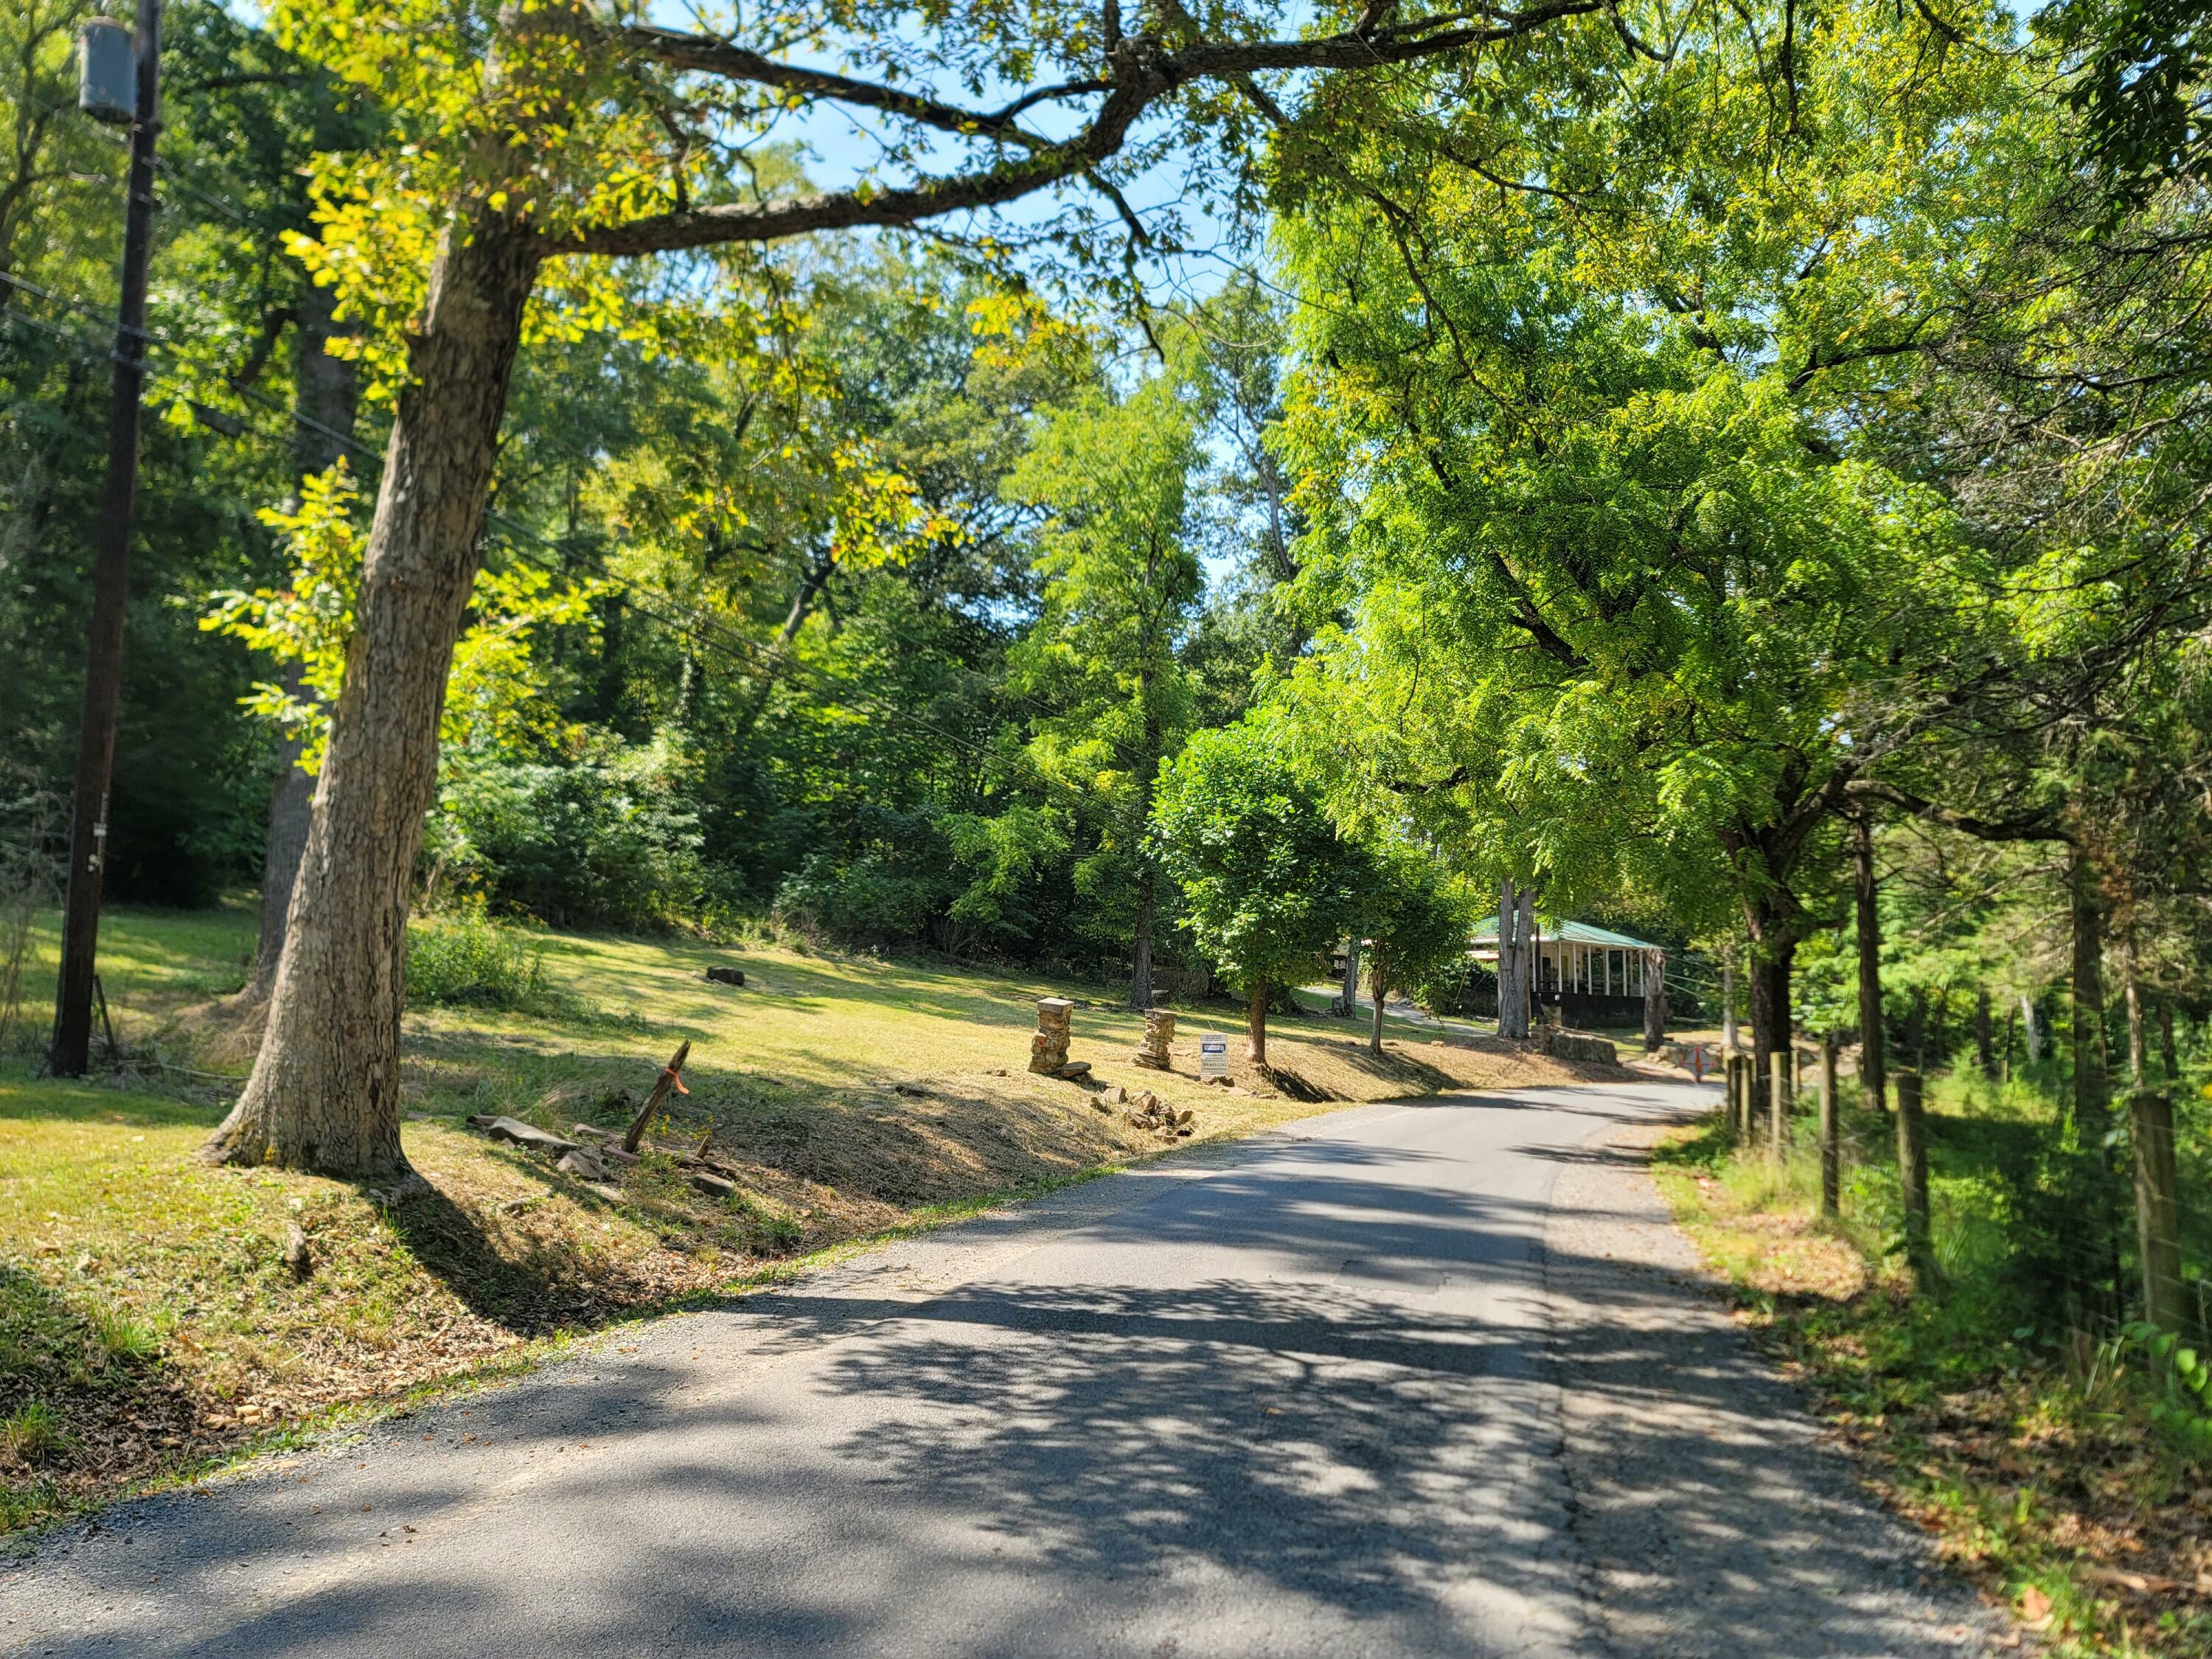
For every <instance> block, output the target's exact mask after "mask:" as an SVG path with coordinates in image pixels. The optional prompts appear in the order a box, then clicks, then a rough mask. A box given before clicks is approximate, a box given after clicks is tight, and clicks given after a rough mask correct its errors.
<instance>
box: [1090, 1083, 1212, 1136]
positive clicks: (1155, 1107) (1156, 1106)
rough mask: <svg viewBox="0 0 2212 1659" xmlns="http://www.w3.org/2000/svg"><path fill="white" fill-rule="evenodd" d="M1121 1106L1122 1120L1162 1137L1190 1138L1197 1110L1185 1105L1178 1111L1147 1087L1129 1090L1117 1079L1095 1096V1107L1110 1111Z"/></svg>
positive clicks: (1133, 1126)
mask: <svg viewBox="0 0 2212 1659" xmlns="http://www.w3.org/2000/svg"><path fill="white" fill-rule="evenodd" d="M1116 1106H1119V1107H1121V1108H1122V1112H1121V1121H1122V1122H1124V1123H1126V1124H1127V1125H1128V1126H1129V1127H1131V1128H1133V1129H1143V1130H1145V1131H1146V1132H1147V1133H1152V1134H1157V1135H1158V1136H1159V1137H1160V1138H1161V1139H1164V1140H1178V1139H1182V1140H1187V1139H1189V1138H1190V1133H1191V1120H1192V1119H1193V1118H1194V1117H1195V1116H1197V1114H1196V1113H1195V1112H1194V1111H1192V1110H1191V1109H1190V1108H1188V1106H1186V1107H1184V1108H1183V1109H1182V1110H1181V1111H1180V1112H1178V1111H1177V1110H1176V1109H1175V1108H1174V1107H1172V1106H1170V1105H1169V1104H1168V1103H1167V1102H1165V1101H1164V1100H1162V1099H1161V1098H1160V1097H1158V1095H1156V1094H1154V1093H1153V1092H1152V1091H1151V1090H1150V1089H1140V1090H1139V1091H1137V1092H1136V1093H1135V1094H1131V1093H1130V1092H1129V1091H1127V1089H1124V1088H1123V1087H1121V1085H1119V1084H1118V1083H1117V1084H1115V1085H1114V1086H1113V1087H1112V1088H1110V1089H1109V1090H1107V1091H1106V1092H1105V1093H1103V1094H1102V1095H1101V1096H1099V1097H1098V1109H1099V1110H1100V1111H1102V1112H1110V1111H1111V1110H1113V1109H1114V1108H1115V1107H1116Z"/></svg>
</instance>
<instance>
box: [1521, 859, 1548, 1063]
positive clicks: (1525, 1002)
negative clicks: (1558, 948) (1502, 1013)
mask: <svg viewBox="0 0 2212 1659" xmlns="http://www.w3.org/2000/svg"><path fill="white" fill-rule="evenodd" d="M1516 905H1517V914H1520V922H1516V931H1517V938H1520V956H1516V964H1517V967H1516V971H1517V975H1520V991H1517V994H1516V1006H1517V1009H1520V1030H1517V1033H1516V1036H1517V1037H1528V1036H1533V1033H1535V1022H1537V1020H1541V1018H1544V1011H1541V1005H1540V1000H1537V982H1535V975H1537V963H1540V960H1541V956H1544V940H1540V938H1537V931H1535V887H1522V890H1520V896H1517V900H1516Z"/></svg>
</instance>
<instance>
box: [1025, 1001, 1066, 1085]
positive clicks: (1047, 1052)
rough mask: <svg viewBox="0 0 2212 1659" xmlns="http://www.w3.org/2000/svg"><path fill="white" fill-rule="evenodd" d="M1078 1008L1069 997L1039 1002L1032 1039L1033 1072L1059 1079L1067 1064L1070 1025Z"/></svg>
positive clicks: (1031, 1064)
mask: <svg viewBox="0 0 2212 1659" xmlns="http://www.w3.org/2000/svg"><path fill="white" fill-rule="evenodd" d="M1074 1012H1075V1005H1074V1004H1073V1002H1070V1001H1069V1000H1067V999H1066V997H1039V998H1038V999H1037V1023H1036V1036H1032V1037H1031V1038H1030V1070H1031V1071H1032V1072H1036V1073H1041V1074H1042V1075H1043V1076H1045V1077H1058V1076H1059V1075H1060V1068H1061V1067H1062V1066H1066V1064H1067V1022H1068V1018H1069V1016H1070V1015H1072V1014H1073V1013H1074Z"/></svg>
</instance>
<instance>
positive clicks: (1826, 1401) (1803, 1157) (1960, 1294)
mask: <svg viewBox="0 0 2212 1659" xmlns="http://www.w3.org/2000/svg"><path fill="white" fill-rule="evenodd" d="M1930 1106H1931V1112H1930V1115H1929V1162H1930V1200H1931V1204H1930V1208H1931V1212H1932V1216H1931V1219H1932V1223H1933V1240H1934V1244H1935V1248H1936V1258H1937V1261H1938V1265H1939V1266H1940V1267H1941V1268H1942V1273H1943V1278H1944V1280H1945V1283H1944V1285H1943V1286H1942V1290H1941V1291H1938V1292H1936V1293H1922V1292H1919V1291H1916V1290H1915V1289H1914V1287H1913V1286H1912V1285H1911V1280H1910V1278H1909V1275H1908V1274H1907V1273H1905V1267H1904V1264H1903V1261H1902V1258H1901V1255H1900V1254H1899V1249H1898V1243H1899V1235H1900V1232H1901V1227H1902V1222H1901V1212H1900V1209H1899V1203H1898V1200H1897V1196H1896V1194H1897V1182H1896V1165H1895V1159H1894V1152H1893V1139H1892V1136H1893V1126H1892V1123H1891V1121H1889V1120H1888V1119H1887V1118H1884V1117H1881V1116H1879V1115H1871V1114H1847V1115H1846V1120H1845V1121H1846V1126H1847V1132H1846V1144H1847V1146H1848V1147H1849V1151H1850V1158H1849V1160H1848V1164H1847V1170H1846V1178H1845V1182H1844V1205H1843V1213H1842V1215H1841V1216H1840V1217H1839V1218H1836V1219H1833V1220H1822V1219H1821V1218H1820V1217H1819V1215H1818V1213H1817V1211H1818V1202H1819V1191H1820V1187H1819V1182H1820V1171H1819V1163H1818V1159H1817V1154H1816V1152H1815V1151H1814V1147H1813V1146H1812V1145H1811V1144H1810V1143H1811V1139H1812V1133H1811V1128H1812V1126H1811V1123H1810V1121H1809V1120H1808V1119H1800V1120H1798V1121H1797V1123H1796V1125H1795V1126H1794V1127H1795V1134H1794V1138H1793V1141H1792V1146H1791V1150H1790V1153H1789V1154H1788V1155H1787V1156H1786V1157H1785V1158H1783V1159H1782V1160H1780V1161H1779V1162H1776V1161H1773V1160H1771V1159H1770V1158H1768V1157H1767V1156H1766V1155H1765V1152H1763V1151H1746V1152H1739V1151H1737V1150H1736V1149H1735V1147H1734V1146H1732V1145H1731V1143H1730V1141H1729V1138H1728V1136H1727V1135H1726V1134H1725V1133H1724V1132H1723V1130H1722V1129H1721V1128H1720V1127H1719V1126H1718V1124H1717V1122H1712V1123H1708V1124H1706V1125H1705V1126H1702V1127H1699V1128H1698V1129H1696V1130H1693V1131H1689V1132H1686V1133H1684V1134H1683V1135H1681V1136H1680V1137H1678V1138H1677V1139H1676V1140H1675V1141H1674V1142H1673V1143H1672V1144H1671V1145H1669V1146H1666V1147H1663V1148H1662V1149H1661V1151H1660V1152H1659V1154H1658V1155H1657V1157H1656V1159H1655V1164H1654V1173H1655V1175H1656V1178H1657V1181H1658V1183H1659V1186H1660V1188H1661V1189H1662V1192H1663V1193H1664V1194H1665V1195H1666V1196H1667V1198H1668V1201H1669V1203H1670V1205H1671V1206H1672V1207H1673V1209H1674V1213H1675V1216H1676V1218H1677V1219H1678V1220H1679V1221H1680V1224H1681V1225H1682V1226H1683V1227H1684V1229H1685V1231H1687V1232H1688V1233H1689V1235H1690V1237H1692V1241H1693V1242H1694V1243H1696V1244H1697V1245H1698V1247H1699V1250H1700V1252H1701V1254H1702V1255H1704V1257H1705V1261H1707V1262H1708V1264H1709V1265H1711V1267H1713V1268H1714V1269H1716V1270H1717V1272H1718V1273H1720V1274H1721V1275H1722V1276H1723V1279H1724V1280H1725V1281H1726V1283H1727V1284H1728V1285H1729V1287H1730V1289H1731V1290H1732V1291H1733V1292H1734V1294H1735V1298H1736V1300H1737V1303H1738V1304H1739V1305H1740V1307H1741V1309H1742V1310H1744V1312H1745V1314H1746V1315H1747V1317H1748V1319H1749V1321H1750V1323H1751V1327H1752V1328H1753V1331H1754V1332H1755V1333H1756V1334H1757V1335H1758V1337H1759V1340H1761V1341H1762V1342H1763V1343H1764V1344H1765V1346H1767V1347H1768V1348H1769V1350H1770V1351H1771V1352H1772V1353H1773V1354H1774V1355H1775V1356H1776V1357H1777V1358H1778V1359H1779V1360H1781V1361H1782V1362H1783V1363H1784V1364H1785V1365H1787V1366H1789V1367H1790V1368H1791V1369H1793V1370H1795V1371H1796V1373H1797V1374H1798V1375H1799V1376H1802V1379H1803V1380H1804V1381H1805V1382H1806V1383H1807V1384H1808V1387H1809V1388H1810V1389H1811V1390H1812V1392H1813V1395H1814V1401H1815V1403H1816V1405H1817V1406H1818V1407H1819V1408H1820V1410H1821V1412H1822V1413H1823V1414H1824V1415H1825V1416H1826V1418H1827V1419H1828V1421H1829V1422H1830V1423H1831V1424H1832V1425H1833V1426H1834V1427H1835V1428H1836V1429H1837V1430H1838V1431H1839V1432H1840V1434H1841V1435H1842V1436H1843V1437H1844V1438H1845V1439H1846V1440H1847V1441H1849V1442H1850V1443H1851V1444H1852V1446H1853V1447H1854V1449H1856V1450H1857V1451H1858V1452H1859V1453H1860V1454H1861V1455H1863V1457H1864V1458H1865V1459H1866V1460H1867V1462H1868V1463H1869V1468H1871V1470H1872V1471H1873V1472H1874V1475H1875V1484H1876V1485H1877V1486H1879V1487H1880V1488H1881V1490H1882V1491H1883V1492H1884V1493H1885V1495H1886V1496H1887V1497H1888V1498H1890V1500H1891V1501H1892V1502H1893V1504H1896V1506H1897V1507H1899V1509H1901V1510H1904V1511H1905V1513H1906V1514H1907V1515H1909V1516H1911V1517H1912V1518H1913V1519H1914V1520H1916V1521H1917V1522H1919V1523H1921V1524H1922V1525H1923V1526H1925V1527H1927V1528H1929V1529H1930V1530H1931V1531H1932V1532H1934V1533H1935V1534H1936V1535H1937V1536H1938V1538H1939V1540H1940V1541H1941V1547H1942V1549H1943V1551H1944V1552H1945V1553H1946V1554H1947V1555H1948V1556H1949V1557H1950V1558H1951V1559H1953V1560H1954V1561H1955V1562H1956V1563H1958V1564H1959V1565H1961V1566H1962V1567H1964V1568H1965V1569H1966V1570H1967V1571H1970V1572H1972V1573H1973V1574H1974V1575H1976V1576H1977V1577H1978V1578H1979V1579H1980V1580H1981V1581H1982V1582H1983V1583H1984V1585H1985V1586H1986V1587H1987V1588H1988V1589H1990V1591H1991V1593H1992V1594H1994V1595H1996V1597H1997V1598H1998V1599H2000V1600H2001V1601H2008V1602H2010V1603H2011V1604H2012V1605H2013V1606H2014V1607H2015V1610H2016V1611H2018V1612H2020V1613H2021V1615H2022V1616H2023V1617H2024V1618H2025V1619H2027V1620H2028V1621H2029V1622H2030V1624H2031V1625H2032V1626H2035V1627H2037V1628H2039V1631H2040V1632H2041V1634H2042V1635H2043V1637H2044V1638H2045V1641H2046V1642H2047V1643H2048V1644H2050V1650H2051V1651H2053V1652H2057V1653H2059V1654H2089V1653H2112V1652H2118V1653H2142V1654H2166V1655H2175V1656H2191V1659H2203V1656H2206V1655H2212V1598H2208V1597H2207V1596H2206V1595H2205V1594H2204V1593H2203V1591H2202V1590H2200V1589H2198V1588H2197V1586H2198V1584H2199V1583H2212V1581H2208V1580H2204V1579H2203V1578H2202V1577H2200V1575H2203V1573H2204V1572H2205V1571H2206V1569H2207V1568H2208V1567H2212V1550H2207V1549H2205V1548H2204V1547H2203V1546H2202V1545H2201V1544H2200V1543H2199V1542H2198V1541H2200V1540H2202V1539H2203V1538H2204V1537H2205V1536H2206V1535H2207V1534H2212V1491H2208V1490H2207V1488H2206V1486H2205V1480H2206V1474H2205V1472H2203V1471H2202V1470H2199V1469H2197V1468H2193V1467H2192V1466H2191V1462H2190V1461H2189V1459H2188V1458H2187V1457H2186V1456H2185V1455H2184V1454H2183V1452H2182V1450H2181V1449H2179V1447H2178V1446H2177V1445H2176V1444H2174V1443H2170V1442H2168V1441H2167V1440H2166V1438H2165V1437H2161V1436H2160V1435H2159V1434H2157V1433H2156V1432H2154V1430H2153V1426H2152V1423H2151V1407H2152V1405H2153V1403H2154V1401H2155V1400H2156V1399H2157V1398H2158V1397H2159V1394H2160V1391H2159V1389H2157V1387H2156V1385H2155V1382H2154V1378H2152V1377H2151V1376H2149V1375H2148V1369H2147V1368H2146V1367H2145V1366H2144V1364H2142V1362H2141V1359H2140V1358H2139V1356H2137V1355H2136V1353H2134V1352H2132V1351H2131V1350H2130V1348H2128V1346H2126V1345H2125V1344H2124V1343H2122V1342H2121V1341H2119V1340H2117V1339H2112V1340H2106V1341H2103V1342H2100V1343H2087V1342H2084V1343H2081V1344H2078V1345H2067V1344H2061V1343H2057V1342H2046V1341H2045V1340H2042V1339H2041V1338H2040V1337H2039V1336H2038V1335H2037V1334H2036V1332H2037V1330H2038V1328H2039V1325H2040V1324H2042V1323H2043V1322H2042V1321H2039V1319H2038V1318H2037V1317H2036V1314H2037V1313H2038V1311H2039V1310H2035V1309H2033V1308H2032V1307H2030V1306H2028V1305H2027V1304H2026V1303H2025V1302H2024V1301H2023V1300H2022V1297H2023V1294H2024V1293H2023V1291H2022V1290H2021V1286H2020V1285H2019V1284H2018V1282H2017V1280H2016V1279H2015V1276H2014V1275H2012V1274H2011V1273H2009V1272H2008V1261H2009V1260H2010V1253H2011V1249H2012V1247H2013V1244H2014V1242H2015V1234H2014V1233H2013V1232H2012V1231H2009V1230H2010V1229H2012V1228H2013V1227H2014V1226H2015V1221H2014V1218H2012V1217H2011V1216H2010V1214H2009V1212H2008V1198H2007V1193H2008V1182H2007V1181H2006V1180H2005V1178H2004V1172H2005V1171H2006V1170H2008V1169H2011V1168H2017V1167H2018V1164H2019V1161H2020V1160H2021V1158H2023V1157H2024V1156H2026V1155H2027V1152H2028V1151H2029V1150H2030V1144H2031V1143H2032V1142H2033V1140H2034V1139H2037V1138H2039V1137H2043V1136H2047V1135H2049V1134H2050V1133H2052V1126H2051V1109H2050V1107H2049V1106H2048V1104H2047V1103H2045V1101H2044V1100H2043V1099H2042V1098H2041V1097H2039V1096H2037V1095H2036V1094H2035V1093H2034V1091H2032V1090H2028V1089H2025V1088H2013V1089H2007V1090H2002V1091H2000V1090H1996V1089H1995V1088H1993V1087H1992V1086H1991V1085H1986V1084H1979V1083H1969V1082H1968V1081H1967V1080H1966V1079H1943V1080H1942V1082H1941V1084H1940V1085H1939V1086H1938V1087H1936V1089H1934V1090H1931V1091H1930ZM2045 1311H2047V1310H2045ZM2137 1582H2140V1583H2143V1584H2145V1585H2148V1586H2149V1589H2148V1590H2146V1591H2139V1590H2137V1589H2133V1588H2131V1585H2132V1584H2133V1583H2137Z"/></svg>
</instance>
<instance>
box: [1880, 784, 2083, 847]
mask: <svg viewBox="0 0 2212 1659" xmlns="http://www.w3.org/2000/svg"><path fill="white" fill-rule="evenodd" d="M1844 794H1845V795H1846V796H1848V797H1849V798H1850V799H1854V800H1878V801H1881V802H1883V803H1885V804H1886V805H1891V806H1894V807H1896V808H1897V809H1898V810H1899V811H1904V812H1910V813H1911V815H1912V816H1913V817H1917V818H1924V819H1926V820H1927V821H1928V822H1929V823H1940V824H1942V825H1943V826H1944V828H1946V829H1956V830H1958V831H1959V832H1960V834H1961V835H1966V836H1972V837H1973V838H1974V839H1975V840H1976V841H2062V842H2068V843H2069V844H2071V842H2073V840H2074V835H2073V832H2072V831H2071V830H2070V829H2068V828H2067V827H2066V825H2065V823H2063V821H2062V820H2061V819H2060V817H2059V816H2058V814H2057V811H2055V810H2053V809H2051V808H2049V807H2039V808H2037V809H2036V810H2034V811H2028V812H2018V813H2015V814H2014V815H2013V816H2012V817H2008V818H1984V817H1977V816H1976V815H1975V814H1973V813H1971V812H1960V811H1954V810H1953V809H1952V808H1950V807H1948V806H1939V805H1936V803H1935V802H1934V801H1931V800H1929V799H1927V798H1926V797H1925V796H1922V795H1916V794H1914V793H1912V792H1911V790H1909V789H1900V788H1899V787H1897V786H1896V785H1895V784H1893V783H1884V782H1882V781H1881V780H1879V779H1877V778H1854V779H1852V780H1851V781H1850V782H1849V783H1847V784H1845V785H1844Z"/></svg>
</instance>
